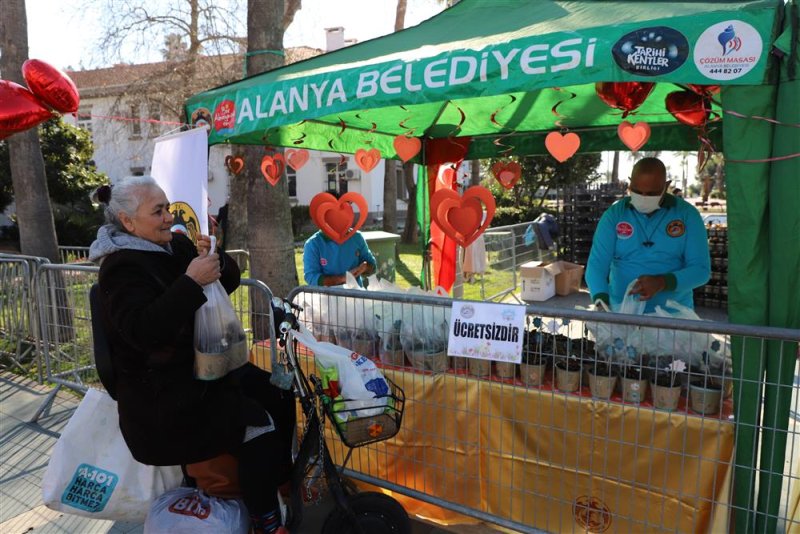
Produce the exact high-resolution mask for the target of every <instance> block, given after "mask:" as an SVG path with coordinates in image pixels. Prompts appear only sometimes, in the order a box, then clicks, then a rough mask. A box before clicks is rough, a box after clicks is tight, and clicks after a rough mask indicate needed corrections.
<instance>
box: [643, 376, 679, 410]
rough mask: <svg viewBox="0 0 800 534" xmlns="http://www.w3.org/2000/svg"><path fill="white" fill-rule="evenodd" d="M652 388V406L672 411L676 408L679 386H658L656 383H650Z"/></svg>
mask: <svg viewBox="0 0 800 534" xmlns="http://www.w3.org/2000/svg"><path fill="white" fill-rule="evenodd" d="M650 386H651V387H652V388H653V406H655V407H656V408H658V409H659V410H667V411H670V412H671V411H674V410H677V409H678V401H680V400H681V390H682V388H681V386H680V384H678V385H677V386H672V387H669V386H659V385H658V383H656V382H653V383H652V384H650Z"/></svg>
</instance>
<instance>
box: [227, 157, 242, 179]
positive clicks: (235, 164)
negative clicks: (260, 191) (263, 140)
mask: <svg viewBox="0 0 800 534" xmlns="http://www.w3.org/2000/svg"><path fill="white" fill-rule="evenodd" d="M225 166H226V167H228V170H229V171H231V173H232V174H234V175H236V174H239V173H240V172H242V169H244V158H243V157H242V156H225Z"/></svg>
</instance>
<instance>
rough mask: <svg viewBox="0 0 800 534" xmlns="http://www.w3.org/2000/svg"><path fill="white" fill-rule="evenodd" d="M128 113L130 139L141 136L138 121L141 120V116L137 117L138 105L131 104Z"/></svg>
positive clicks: (140, 124)
mask: <svg viewBox="0 0 800 534" xmlns="http://www.w3.org/2000/svg"><path fill="white" fill-rule="evenodd" d="M130 113H131V114H130V118H131V122H130V129H131V137H139V136H141V135H142V123H141V121H140V120H139V119H141V116H140V115H139V104H131V110H130Z"/></svg>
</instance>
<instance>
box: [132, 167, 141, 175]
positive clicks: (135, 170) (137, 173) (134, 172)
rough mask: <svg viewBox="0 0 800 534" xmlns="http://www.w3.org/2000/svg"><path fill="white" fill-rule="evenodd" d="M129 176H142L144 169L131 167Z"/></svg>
mask: <svg viewBox="0 0 800 534" xmlns="http://www.w3.org/2000/svg"><path fill="white" fill-rule="evenodd" d="M130 170H131V176H144V167H131V168H130Z"/></svg>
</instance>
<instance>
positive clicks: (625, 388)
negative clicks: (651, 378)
mask: <svg viewBox="0 0 800 534" xmlns="http://www.w3.org/2000/svg"><path fill="white" fill-rule="evenodd" d="M628 352H629V355H628V358H626V359H625V362H624V365H623V367H622V400H623V401H625V402H632V403H635V404H639V403H640V402H642V401H644V400H645V398H646V397H647V382H648V380H647V375H646V373H645V368H644V366H643V365H642V360H641V358H637V357H636V355H635V353H634V354H633V357H631V354H630V352H631V351H628Z"/></svg>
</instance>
